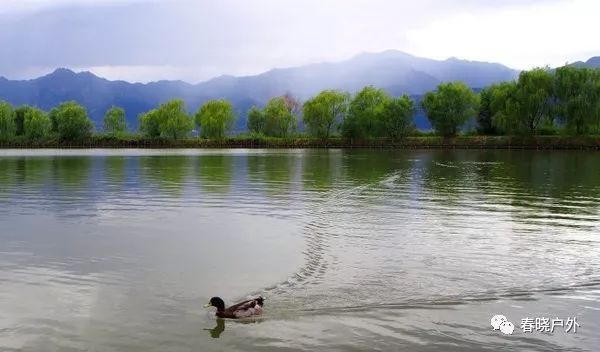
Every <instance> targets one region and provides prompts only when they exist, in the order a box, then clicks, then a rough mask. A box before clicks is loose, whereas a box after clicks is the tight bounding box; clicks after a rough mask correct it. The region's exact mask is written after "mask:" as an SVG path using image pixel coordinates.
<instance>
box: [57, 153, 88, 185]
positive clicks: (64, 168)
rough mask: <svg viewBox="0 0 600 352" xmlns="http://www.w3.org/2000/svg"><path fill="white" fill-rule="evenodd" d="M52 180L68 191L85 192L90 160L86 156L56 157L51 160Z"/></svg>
mask: <svg viewBox="0 0 600 352" xmlns="http://www.w3.org/2000/svg"><path fill="white" fill-rule="evenodd" d="M51 164H52V172H53V179H54V181H55V183H56V184H57V185H60V186H61V187H63V188H65V189H68V190H85V189H86V188H87V186H88V181H89V177H90V170H91V167H92V158H91V157H87V156H58V157H54V158H52V162H51Z"/></svg>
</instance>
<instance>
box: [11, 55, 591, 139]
mask: <svg viewBox="0 0 600 352" xmlns="http://www.w3.org/2000/svg"><path fill="white" fill-rule="evenodd" d="M419 104H420V105H417V103H416V102H415V101H413V100H412V99H411V98H410V97H408V96H406V95H403V96H401V97H392V96H390V95H388V94H387V93H386V92H385V91H384V90H382V89H377V88H375V87H372V86H368V87H365V88H363V89H362V90H361V91H359V92H358V93H356V94H355V95H353V96H352V95H350V94H349V93H347V92H342V91H337V90H325V91H322V92H321V93H319V94H318V95H316V96H314V97H312V98H310V99H308V100H307V101H306V102H304V103H303V104H302V103H300V102H299V101H298V100H297V99H295V98H294V97H292V96H291V95H289V94H287V95H284V96H281V97H274V98H272V99H271V100H270V101H269V102H267V104H266V105H265V106H264V107H262V108H259V107H252V108H251V109H250V110H249V111H248V114H247V124H248V130H249V133H250V135H253V136H264V137H273V138H293V137H297V136H300V135H301V134H300V133H299V131H298V124H299V122H302V123H303V127H304V134H305V135H306V136H308V137H311V138H317V139H321V140H327V139H329V138H331V137H336V138H344V139H349V140H369V139H377V138H386V139H391V140H400V139H402V138H404V137H406V136H409V135H414V134H417V133H418V132H417V131H416V128H415V125H414V123H413V120H414V116H415V114H416V112H417V109H418V106H420V107H421V108H422V109H423V111H424V112H425V114H426V115H427V118H428V119H429V121H430V122H431V125H432V126H433V129H434V130H435V132H436V133H437V134H438V135H440V136H443V137H452V136H456V135H457V134H459V133H461V132H465V133H470V134H473V133H475V134H481V135H508V136H514V135H516V136H527V135H529V136H534V135H540V134H542V135H547V134H565V135H577V136H581V135H597V134H599V133H600V70H593V69H587V68H575V67H570V66H565V67H561V68H558V69H556V70H550V69H547V68H537V69H533V70H531V71H523V72H522V73H521V74H520V75H519V78H518V79H517V80H516V81H512V82H503V83H499V84H495V85H492V86H490V87H487V88H485V89H483V90H481V91H480V92H479V93H476V92H474V91H473V90H472V89H471V88H469V87H468V86H466V85H465V84H464V83H461V82H449V83H443V84H440V85H439V86H438V87H437V89H436V90H435V91H432V92H429V93H427V94H425V96H424V97H423V99H422V101H421V102H420V103H419ZM138 119H139V130H138V132H137V134H138V135H139V136H140V138H144V139H150V140H154V139H169V140H181V139H185V138H189V137H190V136H191V135H192V131H193V130H194V129H195V128H196V129H197V131H199V134H200V136H201V137H202V138H206V139H217V140H218V139H223V138H225V137H226V136H228V135H230V134H231V129H232V127H233V126H234V123H235V120H236V113H235V111H234V108H233V106H232V105H231V103H230V102H228V101H226V100H211V101H208V102H206V103H205V104H204V105H202V106H201V107H200V108H199V109H198V111H197V112H196V113H195V114H194V115H190V114H189V113H188V111H187V109H186V107H185V104H184V102H183V101H182V100H171V101H168V102H166V103H164V104H162V105H160V106H159V107H157V108H156V109H153V110H150V111H148V112H146V113H143V114H141V115H140V116H139V117H138ZM469 121H476V125H477V130H476V131H465V129H464V126H465V125H466V124H467V123H468V122H469ZM92 134H93V123H92V121H91V120H90V118H89V117H88V114H87V111H86V109H85V108H84V107H83V106H81V105H79V104H78V103H77V102H74V101H70V102H65V103H62V104H60V105H59V106H57V107H55V108H53V109H51V110H50V111H49V112H44V111H42V110H40V109H38V108H36V107H31V106H21V107H16V108H15V107H13V106H11V105H10V104H8V103H6V102H0V142H6V141H8V142H10V141H45V140H58V141H69V142H77V141H82V140H85V139H86V138H89V137H91V136H92ZM100 134H101V135H103V136H106V137H109V138H115V139H119V138H122V139H127V138H131V137H132V136H133V135H132V134H131V132H129V130H128V126H127V123H126V119H125V111H124V110H123V109H122V108H119V107H112V108H110V109H109V110H108V111H107V112H106V115H105V117H104V121H103V124H102V132H101V133H100Z"/></svg>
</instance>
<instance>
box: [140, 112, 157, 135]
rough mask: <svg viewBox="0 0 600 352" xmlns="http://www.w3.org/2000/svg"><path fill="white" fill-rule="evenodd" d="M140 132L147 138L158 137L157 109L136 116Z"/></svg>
mask: <svg viewBox="0 0 600 352" xmlns="http://www.w3.org/2000/svg"><path fill="white" fill-rule="evenodd" d="M138 120H139V129H140V132H141V133H142V134H143V135H144V136H146V137H148V138H158V137H160V121H159V119H158V111H157V110H156V109H152V110H150V111H147V112H145V113H143V114H140V116H139V117H138Z"/></svg>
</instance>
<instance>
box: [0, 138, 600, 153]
mask: <svg viewBox="0 0 600 352" xmlns="http://www.w3.org/2000/svg"><path fill="white" fill-rule="evenodd" d="M0 148H4V149H7V148H406V149H415V148H435V149H590V150H600V136H594V137H564V136H536V137H509V136H459V137H453V138H443V137H438V136H418V137H406V138H404V139H402V140H399V141H393V140H390V139H383V138H380V139H369V140H348V139H342V138H330V139H328V140H322V139H314V138H307V137H297V138H272V137H243V136H236V137H231V138H225V139H221V140H210V139H201V138H187V139H180V140H170V139H147V138H142V137H138V136H131V137H120V138H114V137H107V136H94V137H91V138H89V139H86V140H82V141H80V142H65V141H60V140H58V139H47V140H42V141H35V142H31V141H26V140H13V141H10V142H0Z"/></svg>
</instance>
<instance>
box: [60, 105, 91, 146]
mask: <svg viewBox="0 0 600 352" xmlns="http://www.w3.org/2000/svg"><path fill="white" fill-rule="evenodd" d="M50 120H51V125H52V128H53V129H54V130H55V131H56V132H57V133H58V136H59V138H60V139H62V140H65V141H77V140H82V139H85V138H88V137H90V136H91V134H92V129H93V128H94V125H93V123H92V121H91V120H90V119H89V117H88V115H87V111H86V109H85V108H84V107H83V106H81V105H79V104H77V103H76V102H74V101H69V102H66V103H62V104H60V105H59V106H58V107H57V108H54V109H52V111H51V112H50Z"/></svg>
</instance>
